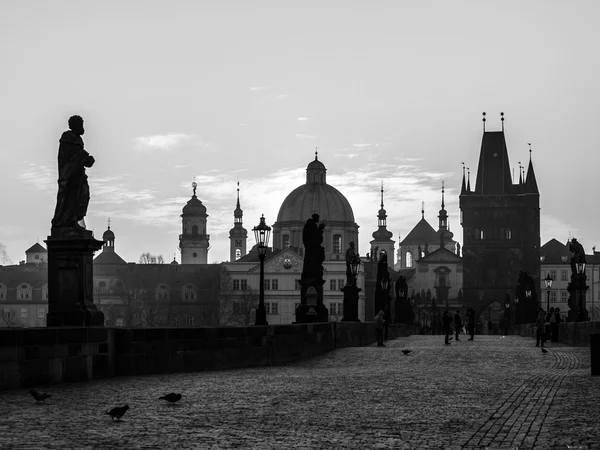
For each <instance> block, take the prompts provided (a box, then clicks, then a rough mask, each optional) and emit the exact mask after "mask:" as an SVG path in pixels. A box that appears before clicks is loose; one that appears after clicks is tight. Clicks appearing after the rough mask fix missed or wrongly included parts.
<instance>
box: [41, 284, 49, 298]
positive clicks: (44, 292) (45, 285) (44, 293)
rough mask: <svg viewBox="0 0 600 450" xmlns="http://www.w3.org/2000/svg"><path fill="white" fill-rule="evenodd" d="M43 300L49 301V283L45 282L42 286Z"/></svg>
mask: <svg viewBox="0 0 600 450" xmlns="http://www.w3.org/2000/svg"><path fill="white" fill-rule="evenodd" d="M42 300H45V301H48V285H47V284H44V285H43V286H42Z"/></svg>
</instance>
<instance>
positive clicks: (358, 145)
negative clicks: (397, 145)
mask: <svg viewBox="0 0 600 450" xmlns="http://www.w3.org/2000/svg"><path fill="white" fill-rule="evenodd" d="M352 145H354V146H355V147H358V148H364V147H370V146H371V145H372V144H352Z"/></svg>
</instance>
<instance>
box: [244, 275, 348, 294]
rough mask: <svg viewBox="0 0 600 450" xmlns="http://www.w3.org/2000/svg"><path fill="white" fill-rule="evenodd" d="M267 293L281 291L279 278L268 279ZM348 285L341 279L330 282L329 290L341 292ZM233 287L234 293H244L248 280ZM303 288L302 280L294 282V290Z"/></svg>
mask: <svg viewBox="0 0 600 450" xmlns="http://www.w3.org/2000/svg"><path fill="white" fill-rule="evenodd" d="M264 282H265V291H276V290H278V289H279V279H277V278H266V279H265V280H264ZM345 285H346V280H345V279H343V278H339V279H337V280H329V290H330V291H339V290H340V289H342V288H343V287H344V286H345ZM232 287H233V290H234V291H240V290H241V291H243V290H245V289H247V288H248V280H246V279H244V278H241V279H235V280H233V283H232ZM301 287H302V286H301V285H300V280H294V290H296V291H299V290H300V288H301Z"/></svg>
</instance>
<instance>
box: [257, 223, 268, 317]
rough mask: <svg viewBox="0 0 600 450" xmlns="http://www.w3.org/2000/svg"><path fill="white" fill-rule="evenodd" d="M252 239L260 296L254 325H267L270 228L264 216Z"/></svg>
mask: <svg viewBox="0 0 600 450" xmlns="http://www.w3.org/2000/svg"><path fill="white" fill-rule="evenodd" d="M253 231H254V237H255V238H256V244H257V250H258V259H259V260H260V281H259V283H260V290H259V292H260V296H259V300H258V308H257V309H256V322H255V325H268V323H267V310H266V308H265V255H266V254H267V248H269V235H270V234H271V227H270V226H268V225H267V224H266V223H265V215H264V214H263V215H262V217H261V218H260V223H259V224H258V225H257V226H255V227H254V228H253Z"/></svg>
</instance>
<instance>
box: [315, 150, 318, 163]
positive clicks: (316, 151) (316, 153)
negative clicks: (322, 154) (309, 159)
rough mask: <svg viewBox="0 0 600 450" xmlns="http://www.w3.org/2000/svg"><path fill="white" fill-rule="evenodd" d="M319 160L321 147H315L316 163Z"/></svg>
mask: <svg viewBox="0 0 600 450" xmlns="http://www.w3.org/2000/svg"><path fill="white" fill-rule="evenodd" d="M318 159H319V147H315V161H317V160H318Z"/></svg>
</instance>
